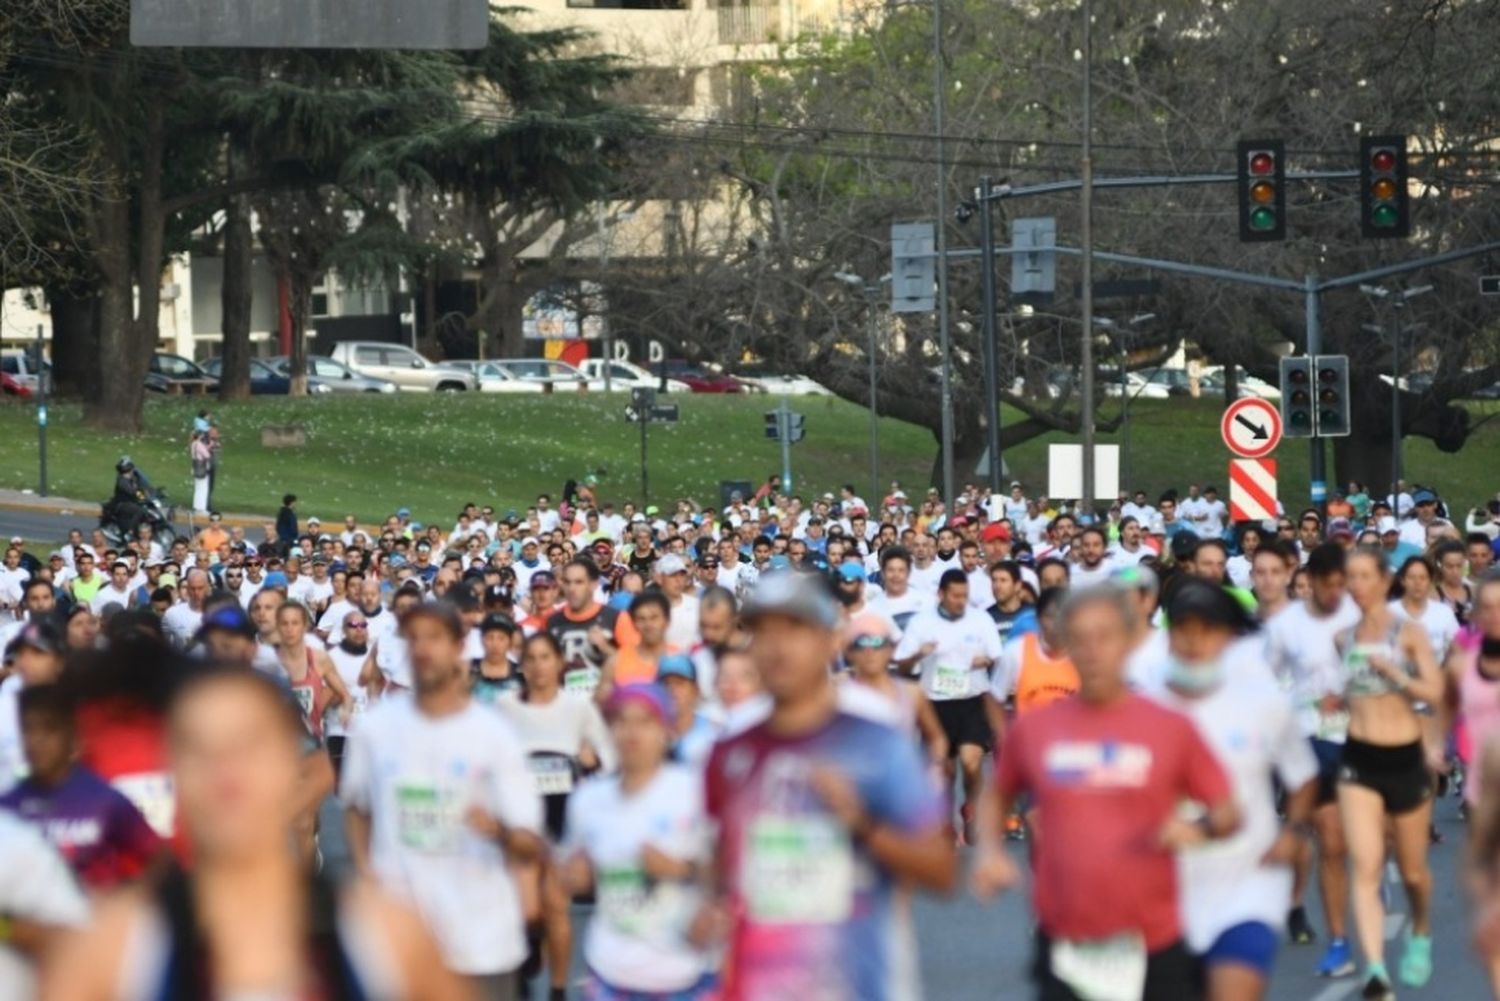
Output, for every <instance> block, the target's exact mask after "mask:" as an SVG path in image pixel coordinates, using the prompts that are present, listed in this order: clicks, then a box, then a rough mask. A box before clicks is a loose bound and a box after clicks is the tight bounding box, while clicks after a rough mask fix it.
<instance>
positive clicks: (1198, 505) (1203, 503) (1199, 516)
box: [1177, 497, 1208, 539]
mask: <svg viewBox="0 0 1500 1001" xmlns="http://www.w3.org/2000/svg"><path fill="white" fill-rule="evenodd" d="M1177 517H1179V518H1181V519H1182V520H1183V521H1186V522H1187V523H1188V524H1189V525H1190V526H1191V527H1192V529H1193V534H1195V535H1197V536H1198V538H1200V539H1201V538H1204V534H1203V533H1204V532H1205V531H1206V529H1205V528H1204V524H1205V522H1207V520H1208V501H1207V500H1206V499H1205V498H1202V497H1189V498H1188V499H1187V500H1185V501H1183V502H1182V503H1180V504H1178V505H1177Z"/></svg>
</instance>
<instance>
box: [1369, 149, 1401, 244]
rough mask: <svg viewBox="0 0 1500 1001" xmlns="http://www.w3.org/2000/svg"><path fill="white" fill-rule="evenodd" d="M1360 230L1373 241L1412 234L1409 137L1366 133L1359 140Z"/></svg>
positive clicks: (1399, 237)
mask: <svg viewBox="0 0 1500 1001" xmlns="http://www.w3.org/2000/svg"><path fill="white" fill-rule="evenodd" d="M1359 223H1360V232H1362V233H1363V234H1364V235H1365V236H1366V237H1367V238H1369V239H1372V240H1392V239H1404V238H1405V237H1407V236H1409V235H1410V234H1411V205H1410V192H1409V191H1408V190H1407V173H1406V137H1405V136H1366V137H1365V138H1364V139H1361V140H1360V143H1359Z"/></svg>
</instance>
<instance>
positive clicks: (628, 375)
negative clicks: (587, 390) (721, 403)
mask: <svg viewBox="0 0 1500 1001" xmlns="http://www.w3.org/2000/svg"><path fill="white" fill-rule="evenodd" d="M604 368H605V365H604V359H603V358H585V359H584V361H583V363H582V364H581V365H579V366H578V371H580V372H582V373H583V374H584V375H586V376H588V378H589V386H590V387H592V386H594V385H596V384H597V385H598V386H599V388H601V389H602V388H604ZM609 378H610V382H611V383H612V384H613V386H614V388H615V389H635V388H636V387H637V386H648V387H650V388H652V389H660V388H661V379H660V377H658V376H657V374H656V373H655V372H652V371H649V370H648V369H644V368H642V367H641V366H639V365H637V364H635V363H634V362H629V361H612V362H610V363H609ZM665 391H666V392H668V393H691V392H692V391H693V387H692V386H689V385H688V384H687V383H685V382H682V381H681V380H678V379H668V380H667V387H666V390H665Z"/></svg>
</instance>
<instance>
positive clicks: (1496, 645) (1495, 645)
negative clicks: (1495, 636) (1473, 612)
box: [1479, 636, 1500, 660]
mask: <svg viewBox="0 0 1500 1001" xmlns="http://www.w3.org/2000/svg"><path fill="white" fill-rule="evenodd" d="M1479 655H1480V656H1481V657H1483V658H1484V659H1485V660H1500V640H1492V639H1490V638H1489V637H1488V636H1485V637H1483V638H1481V639H1480V641H1479Z"/></svg>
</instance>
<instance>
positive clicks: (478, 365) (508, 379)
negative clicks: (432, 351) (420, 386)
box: [438, 361, 546, 393]
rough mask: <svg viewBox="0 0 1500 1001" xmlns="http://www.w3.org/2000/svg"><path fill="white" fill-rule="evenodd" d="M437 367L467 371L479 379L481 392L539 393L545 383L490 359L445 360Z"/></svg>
mask: <svg viewBox="0 0 1500 1001" xmlns="http://www.w3.org/2000/svg"><path fill="white" fill-rule="evenodd" d="M438 368H451V369H453V370H454V371H456V372H467V373H468V374H470V375H472V376H474V377H475V378H476V379H478V380H479V391H480V392H481V393H540V392H542V391H543V389H545V388H546V387H545V385H544V384H543V383H542V382H540V381H538V380H535V379H523V378H521V377H520V376H518V375H514V374H512V373H511V372H508V371H506V370H505V369H503V368H501V367H500V366H499V365H496V364H495V363H494V362H492V361H445V362H439V363H438Z"/></svg>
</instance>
